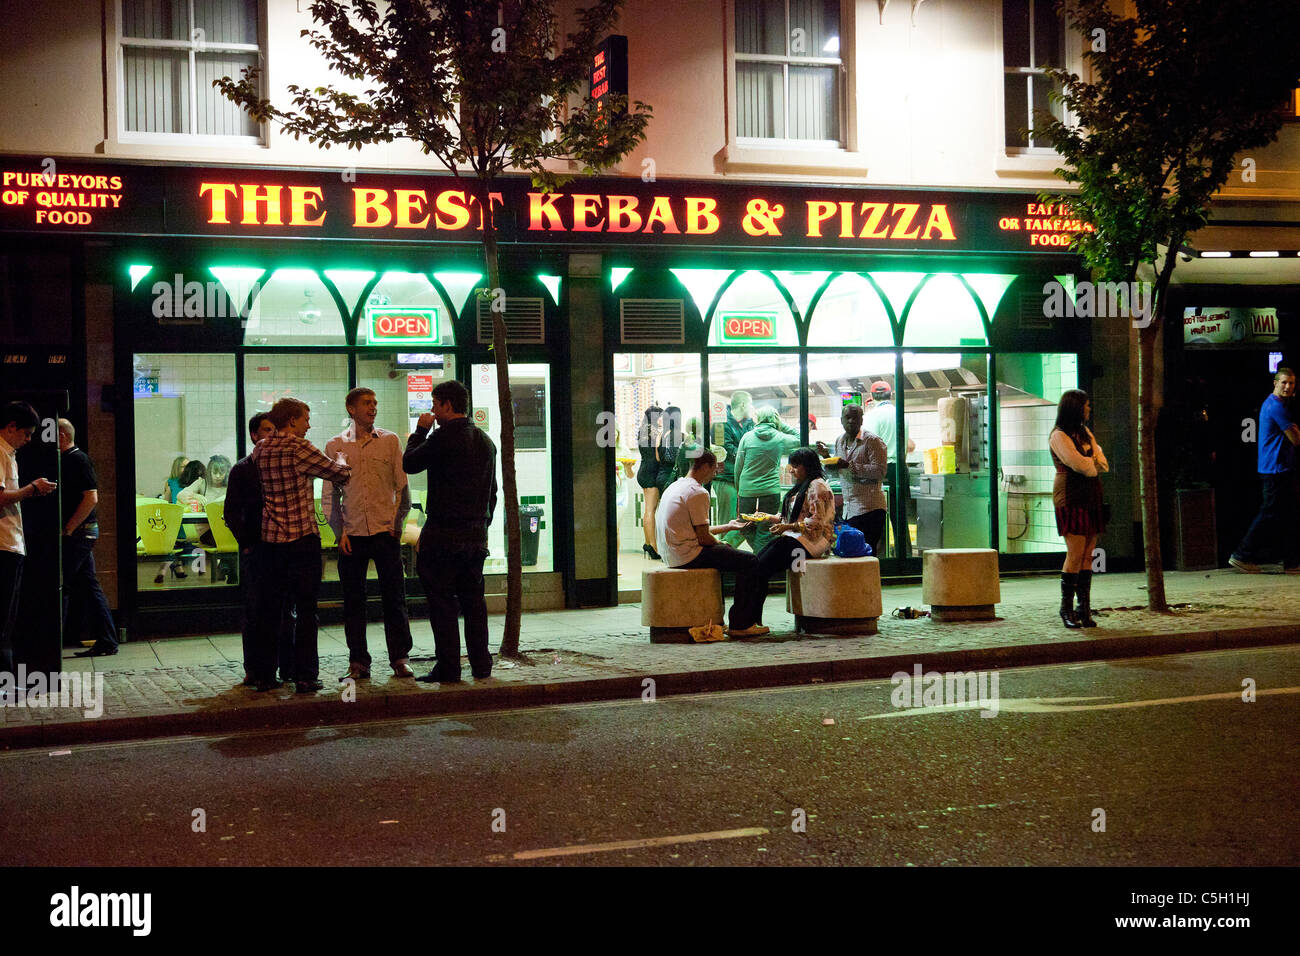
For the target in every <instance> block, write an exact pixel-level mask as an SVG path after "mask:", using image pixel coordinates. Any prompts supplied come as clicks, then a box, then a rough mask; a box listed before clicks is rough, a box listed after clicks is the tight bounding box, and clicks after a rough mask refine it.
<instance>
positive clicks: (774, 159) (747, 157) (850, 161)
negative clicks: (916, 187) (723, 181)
mask: <svg viewBox="0 0 1300 956" xmlns="http://www.w3.org/2000/svg"><path fill="white" fill-rule="evenodd" d="M715 159H716V164H717V168H718V170H719V172H721V173H723V174H724V175H725V174H736V173H781V174H789V173H806V174H808V175H812V176H865V175H866V174H867V158H866V157H865V156H864V155H862V154H861V153H852V152H849V151H848V150H846V149H833V148H825V147H821V148H818V147H800V146H794V145H789V144H780V145H773V146H750V145H740V144H738V143H735V142H730V143H728V144H727V145H726V146H724V147H723V148H722V149H721V150H719V151H718V154H717V156H716V157H715Z"/></svg>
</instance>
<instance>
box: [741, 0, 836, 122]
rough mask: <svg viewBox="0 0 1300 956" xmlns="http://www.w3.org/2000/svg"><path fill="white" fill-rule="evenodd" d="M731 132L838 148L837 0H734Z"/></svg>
mask: <svg viewBox="0 0 1300 956" xmlns="http://www.w3.org/2000/svg"><path fill="white" fill-rule="evenodd" d="M735 16H736V23H735V69H736V134H737V135H738V136H739V137H740V138H742V139H756V140H766V141H770V140H798V141H804V142H808V141H811V142H816V143H825V144H827V145H831V146H838V145H839V143H840V139H841V132H840V130H841V112H842V106H841V103H842V92H841V85H840V84H841V79H840V77H841V72H842V69H843V61H842V60H841V58H840V4H839V0H735Z"/></svg>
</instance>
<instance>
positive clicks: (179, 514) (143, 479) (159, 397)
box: [132, 353, 239, 591]
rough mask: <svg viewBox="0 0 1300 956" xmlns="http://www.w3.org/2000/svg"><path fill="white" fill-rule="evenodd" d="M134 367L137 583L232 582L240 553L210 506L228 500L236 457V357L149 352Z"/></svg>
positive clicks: (145, 586)
mask: <svg viewBox="0 0 1300 956" xmlns="http://www.w3.org/2000/svg"><path fill="white" fill-rule="evenodd" d="M132 364H133V379H134V387H133V397H134V400H133V402H132V405H133V411H134V416H135V477H136V488H135V499H136V537H137V538H138V540H137V542H136V551H137V556H138V560H137V562H136V586H137V588H139V589H140V590H141V591H150V590H161V589H165V588H178V587H187V588H191V587H203V586H208V587H211V586H214V585H221V584H227V583H230V584H233V583H234V582H235V581H237V580H238V567H237V555H236V553H235V552H233V551H232V550H231V549H230V547H229V539H228V538H227V537H226V536H225V534H224V533H223V532H224V529H223V528H219V529H218V530H217V531H215V532H214V531H213V530H212V523H211V521H210V514H209V506H211V505H219V504H220V503H221V502H222V501H223V500H224V498H225V494H226V493H225V487H226V476H227V475H228V474H229V472H230V465H231V463H232V462H233V461H234V460H235V457H236V448H237V445H236V434H237V429H238V428H239V425H238V423H237V422H236V421H235V361H234V356H231V355H192V354H161V353H144V354H137V355H134V356H133V357H132ZM162 505H168V507H160V506H162ZM170 505H177V506H178V507H177V508H175V509H173V508H172V507H170ZM205 548H208V549H210V550H204V549H205ZM178 549H179V550H178Z"/></svg>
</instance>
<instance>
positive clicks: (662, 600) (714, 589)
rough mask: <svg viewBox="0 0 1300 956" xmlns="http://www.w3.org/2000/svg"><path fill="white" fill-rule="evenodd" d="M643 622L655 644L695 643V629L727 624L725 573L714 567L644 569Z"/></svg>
mask: <svg viewBox="0 0 1300 956" xmlns="http://www.w3.org/2000/svg"><path fill="white" fill-rule="evenodd" d="M641 623H642V624H643V625H645V626H647V627H649V628H650V643H652V644H691V643H694V642H693V639H692V638H691V634H690V629H691V628H693V627H698V626H699V625H701V624H723V625H725V623H726V622H725V621H724V619H723V617H722V575H721V574H719V573H718V572H717V571H715V570H714V569H712V568H695V569H691V570H685V569H682V568H668V567H665V568H662V569H660V570H655V571H642V572H641Z"/></svg>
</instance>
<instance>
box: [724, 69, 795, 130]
mask: <svg viewBox="0 0 1300 956" xmlns="http://www.w3.org/2000/svg"><path fill="white" fill-rule="evenodd" d="M783 84H784V79H783V73H782V68H781V67H780V66H777V65H775V64H771V63H737V64H736V132H737V135H740V136H754V137H760V138H764V139H774V138H784V137H785V106H784V104H785V93H784V90H783V88H782V87H783Z"/></svg>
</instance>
